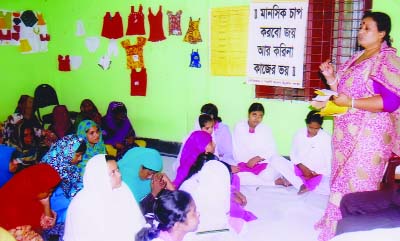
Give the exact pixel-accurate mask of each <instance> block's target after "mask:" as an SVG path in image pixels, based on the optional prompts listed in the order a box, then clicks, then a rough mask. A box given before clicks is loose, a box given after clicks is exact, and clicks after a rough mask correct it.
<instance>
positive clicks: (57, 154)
mask: <svg viewBox="0 0 400 241" xmlns="http://www.w3.org/2000/svg"><path fill="white" fill-rule="evenodd" d="M82 142H84V140H83V139H81V138H79V137H78V136H77V135H74V134H72V135H67V136H64V137H63V138H61V139H59V140H57V141H56V143H54V144H53V145H52V146H51V147H50V150H49V151H48V152H47V153H46V154H45V155H44V156H43V158H42V162H43V163H47V164H50V166H52V167H53V168H54V169H55V170H56V171H57V172H58V174H59V175H60V177H61V179H62V180H61V188H62V189H63V191H64V194H65V197H67V198H71V197H73V196H75V194H76V193H78V191H79V190H81V189H82V187H83V183H82V176H81V170H80V168H79V167H78V166H77V165H74V164H72V163H71V160H72V158H73V157H74V156H75V152H76V150H77V149H78V148H79V146H80V145H81V144H82Z"/></svg>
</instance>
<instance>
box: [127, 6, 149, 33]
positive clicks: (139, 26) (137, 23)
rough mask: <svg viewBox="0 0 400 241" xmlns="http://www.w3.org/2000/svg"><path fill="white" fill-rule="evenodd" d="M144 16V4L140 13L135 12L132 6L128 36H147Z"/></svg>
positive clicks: (140, 8) (140, 7)
mask: <svg viewBox="0 0 400 241" xmlns="http://www.w3.org/2000/svg"><path fill="white" fill-rule="evenodd" d="M145 34H146V30H145V28H144V14H143V7H142V4H140V5H139V11H138V12H135V7H134V6H131V13H130V14H129V16H128V28H127V29H126V35H145Z"/></svg>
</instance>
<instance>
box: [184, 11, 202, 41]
mask: <svg viewBox="0 0 400 241" xmlns="http://www.w3.org/2000/svg"><path fill="white" fill-rule="evenodd" d="M199 25H200V18H199V20H197V21H193V20H192V17H190V20H189V28H188V30H187V32H186V35H185V38H184V39H183V41H185V42H188V43H191V44H196V43H198V42H201V41H202V39H201V34H200V30H199Z"/></svg>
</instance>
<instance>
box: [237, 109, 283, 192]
mask: <svg viewBox="0 0 400 241" xmlns="http://www.w3.org/2000/svg"><path fill="white" fill-rule="evenodd" d="M263 117H264V107H263V105H262V104H260V103H253V104H251V105H250V107H249V110H248V119H247V120H243V121H241V122H239V123H238V124H236V126H235V131H234V133H233V147H234V148H233V149H234V156H235V160H236V161H237V162H238V167H239V170H240V172H239V173H238V175H239V177H240V180H241V184H242V185H274V181H275V179H276V178H277V177H278V175H279V173H278V172H277V171H276V170H275V169H274V168H271V167H270V166H267V164H268V163H270V162H271V161H272V159H273V158H274V157H275V156H277V150H276V144H275V140H274V137H273V135H272V130H271V128H270V127H268V126H267V125H265V124H263V123H262V120H263Z"/></svg>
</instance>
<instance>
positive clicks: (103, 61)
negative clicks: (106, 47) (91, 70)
mask: <svg viewBox="0 0 400 241" xmlns="http://www.w3.org/2000/svg"><path fill="white" fill-rule="evenodd" d="M98 65H99V66H100V68H102V69H103V70H108V69H110V66H111V58H110V56H107V55H104V56H101V57H100V60H99V63H98Z"/></svg>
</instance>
